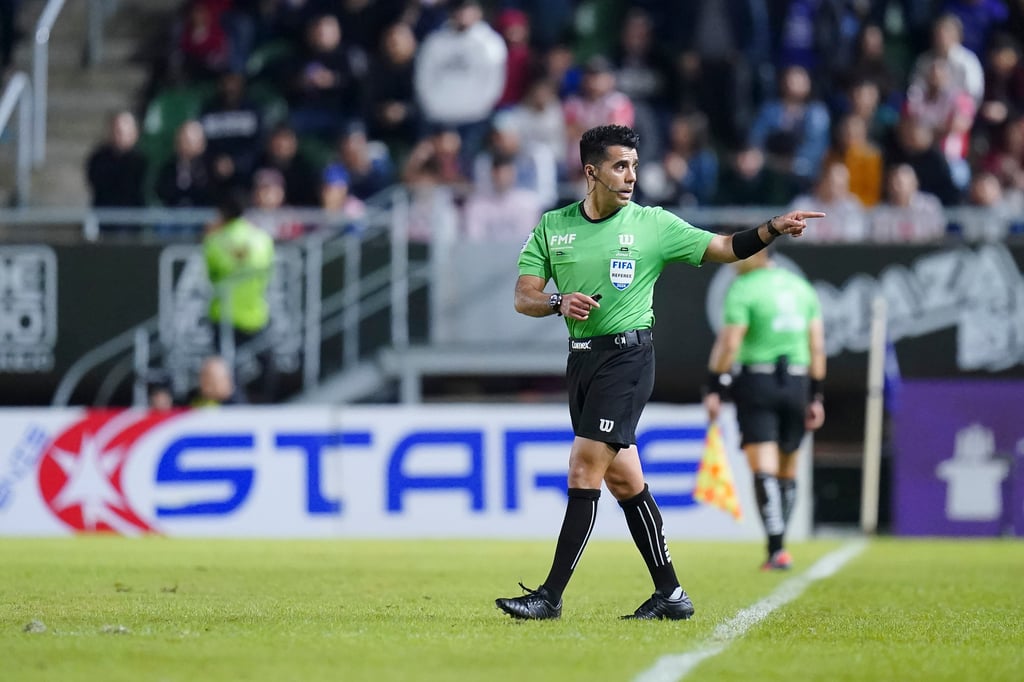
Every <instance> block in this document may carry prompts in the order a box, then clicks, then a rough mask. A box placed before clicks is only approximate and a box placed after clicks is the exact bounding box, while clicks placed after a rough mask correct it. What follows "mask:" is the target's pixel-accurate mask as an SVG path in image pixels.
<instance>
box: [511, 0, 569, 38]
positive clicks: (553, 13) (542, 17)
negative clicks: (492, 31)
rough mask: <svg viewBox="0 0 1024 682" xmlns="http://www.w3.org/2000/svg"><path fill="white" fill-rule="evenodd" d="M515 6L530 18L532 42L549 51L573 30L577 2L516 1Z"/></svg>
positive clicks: (549, 0)
mask: <svg viewBox="0 0 1024 682" xmlns="http://www.w3.org/2000/svg"><path fill="white" fill-rule="evenodd" d="M505 4H514V5H515V6H516V7H519V8H521V9H523V10H525V11H526V13H527V15H529V17H530V35H531V36H532V40H531V41H530V42H531V43H533V44H534V45H536V46H537V47H538V48H540V49H541V50H547V48H549V47H551V46H552V45H554V44H555V43H557V42H558V41H559V40H562V39H563V38H565V36H566V34H567V33H568V31H569V30H570V29H571V24H572V19H573V10H574V9H575V7H574V5H575V4H576V2H575V0H516V1H515V3H505Z"/></svg>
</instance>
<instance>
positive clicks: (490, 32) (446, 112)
mask: <svg viewBox="0 0 1024 682" xmlns="http://www.w3.org/2000/svg"><path fill="white" fill-rule="evenodd" d="M451 8H452V9H451V16H450V18H449V21H448V22H447V23H446V24H445V25H444V26H442V27H441V28H440V29H438V30H437V31H434V32H433V33H431V34H430V35H428V36H427V37H426V39H425V40H424V41H423V44H422V46H421V47H420V50H419V52H418V53H417V55H416V64H415V67H414V75H413V82H414V85H415V88H416V97H417V99H418V100H419V104H420V107H421V109H422V111H423V114H424V117H425V118H426V120H427V123H429V124H433V125H441V126H453V127H456V128H458V129H459V133H460V134H461V135H462V137H463V148H464V150H465V151H466V152H467V153H469V154H470V156H468V157H467V158H472V154H473V153H475V151H476V150H478V149H479V146H480V144H481V143H482V140H483V136H484V135H485V134H486V132H487V121H488V119H489V117H490V115H491V113H492V111H493V110H494V106H495V104H497V102H498V98H499V97H501V93H502V91H503V90H504V88H505V61H506V60H507V58H508V50H507V48H506V47H505V41H504V40H503V39H502V37H501V35H499V34H498V33H497V32H496V31H495V30H494V29H492V28H491V27H490V26H489V25H488V24H487V22H485V21H484V19H483V10H482V9H481V7H480V4H479V2H478V1H477V0H455V2H453V3H451Z"/></svg>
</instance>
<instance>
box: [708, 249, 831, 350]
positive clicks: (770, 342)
mask: <svg viewBox="0 0 1024 682" xmlns="http://www.w3.org/2000/svg"><path fill="white" fill-rule="evenodd" d="M820 317H821V304H820V303H819V302H818V295H817V293H816V292H815V291H814V288H813V287H812V286H811V285H810V284H809V283H808V282H807V280H805V279H804V278H802V277H800V276H799V275H797V274H795V273H792V272H790V271H789V270H785V269H783V268H778V267H765V268H757V269H756V270H751V271H750V272H747V273H744V274H742V275H740V276H739V277H737V278H736V279H735V280H734V281H733V283H732V286H730V287H729V293H727V294H726V296H725V323H726V324H735V325H743V326H745V327H746V328H747V333H746V335H745V336H744V337H743V343H742V345H741V346H740V352H739V357H738V360H739V362H740V363H741V364H744V365H752V364H761V363H773V362H775V361H776V360H778V359H779V357H781V356H783V355H785V356H787V357H788V358H789V364H790V365H803V366H807V365H809V364H810V363H811V349H810V345H809V340H808V334H807V327H808V325H809V324H810V323H811V320H816V319H818V318H820Z"/></svg>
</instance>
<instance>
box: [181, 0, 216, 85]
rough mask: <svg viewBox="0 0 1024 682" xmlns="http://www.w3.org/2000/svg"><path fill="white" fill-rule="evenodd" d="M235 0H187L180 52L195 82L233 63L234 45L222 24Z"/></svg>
mask: <svg viewBox="0 0 1024 682" xmlns="http://www.w3.org/2000/svg"><path fill="white" fill-rule="evenodd" d="M230 6H231V0H187V2H186V3H185V5H184V16H183V17H182V19H181V20H180V24H179V29H178V41H177V46H176V48H177V49H176V54H175V55H174V56H172V61H179V62H180V68H181V70H182V71H183V72H184V73H185V74H186V75H187V76H188V77H189V78H190V79H191V80H193V81H202V80H206V79H209V78H213V77H214V76H216V75H217V74H218V73H220V72H221V71H223V70H224V69H226V68H227V67H228V66H229V63H230V58H231V46H230V43H229V42H228V35H227V33H226V32H225V31H224V27H223V25H222V23H221V19H222V18H223V15H224V12H225V11H227V10H228V9H229V8H230Z"/></svg>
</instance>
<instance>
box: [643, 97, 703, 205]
mask: <svg viewBox="0 0 1024 682" xmlns="http://www.w3.org/2000/svg"><path fill="white" fill-rule="evenodd" d="M637 189H638V192H639V194H640V196H641V199H642V201H646V202H651V203H657V204H661V205H665V206H680V205H688V206H693V205H706V204H710V203H711V201H712V200H713V199H714V197H715V194H716V193H717V192H718V155H717V154H716V153H715V150H714V148H713V147H712V146H711V144H710V141H709V139H708V124H707V118H706V117H705V116H704V115H703V114H700V113H694V114H676V115H675V116H674V117H673V118H672V122H671V124H670V126H669V136H668V148H667V149H666V150H665V153H664V154H663V155H662V157H661V158H660V159H658V158H657V157H654V158H653V159H652V160H651V161H648V162H645V163H643V164H642V165H641V167H640V180H639V182H637Z"/></svg>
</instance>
